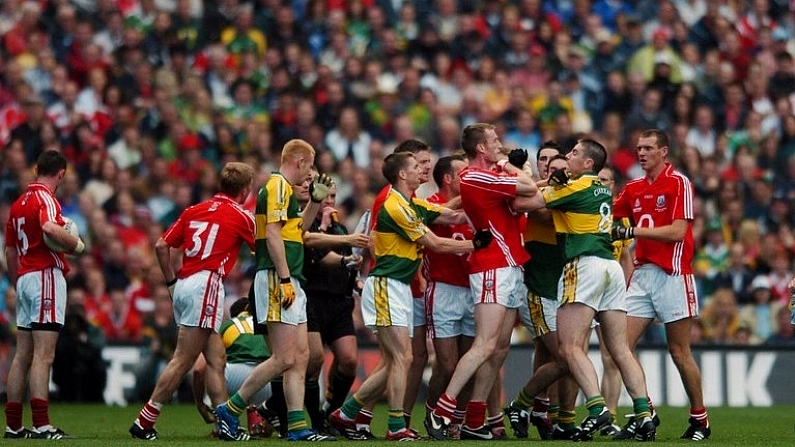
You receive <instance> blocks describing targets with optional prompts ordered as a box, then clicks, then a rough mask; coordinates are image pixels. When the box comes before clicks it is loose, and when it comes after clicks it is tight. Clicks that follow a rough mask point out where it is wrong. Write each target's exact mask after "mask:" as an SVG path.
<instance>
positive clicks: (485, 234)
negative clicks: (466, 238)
mask: <svg viewBox="0 0 795 447" xmlns="http://www.w3.org/2000/svg"><path fill="white" fill-rule="evenodd" d="M492 239H494V235H492V234H491V231H489V230H478V231H476V232H475V237H474V238H472V245H474V246H475V250H480V249H482V248H486V247H488V246H489V244H491V240H492Z"/></svg>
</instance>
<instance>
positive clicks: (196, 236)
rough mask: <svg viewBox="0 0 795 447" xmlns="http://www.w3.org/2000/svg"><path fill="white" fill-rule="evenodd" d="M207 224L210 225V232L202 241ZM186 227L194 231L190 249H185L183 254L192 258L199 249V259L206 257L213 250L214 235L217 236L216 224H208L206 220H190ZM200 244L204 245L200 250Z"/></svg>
mask: <svg viewBox="0 0 795 447" xmlns="http://www.w3.org/2000/svg"><path fill="white" fill-rule="evenodd" d="M208 226H209V227H210V234H208V235H207V237H206V241H202V235H203V234H204V231H205V230H207V227H208ZM188 227H189V228H192V229H194V230H196V231H195V232H194V233H193V237H192V238H191V239H192V240H193V247H191V248H190V249H185V256H187V257H189V258H192V257H194V256H196V255H197V254H199V252H200V251H201V253H202V256H201V259H202V260H204V259H207V258H208V257H210V254H211V253H212V252H213V245H214V244H215V237H216V236H218V224H212V225H210V224H208V223H207V222H200V221H196V220H192V221H191V222H190V223H189V224H188ZM202 246H204V250H202Z"/></svg>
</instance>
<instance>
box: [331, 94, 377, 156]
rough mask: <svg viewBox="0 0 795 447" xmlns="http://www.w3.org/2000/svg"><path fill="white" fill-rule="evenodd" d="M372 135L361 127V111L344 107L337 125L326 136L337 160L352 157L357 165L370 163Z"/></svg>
mask: <svg viewBox="0 0 795 447" xmlns="http://www.w3.org/2000/svg"><path fill="white" fill-rule="evenodd" d="M371 139H372V137H371V136H370V134H369V133H368V132H366V131H364V130H362V128H361V124H360V118H359V113H358V112H357V111H356V109H355V108H353V107H346V108H344V109H342V111H341V113H340V117H339V122H338V124H337V126H336V127H335V128H334V129H332V130H331V132H329V133H328V134H327V136H326V141H325V143H326V146H327V147H328V149H329V150H330V151H331V153H332V154H333V155H334V159H335V160H336V161H337V162H341V161H342V160H344V159H350V160H351V161H353V162H354V164H355V165H356V166H359V167H362V168H364V167H367V166H368V165H369V161H370V158H369V147H370V141H371Z"/></svg>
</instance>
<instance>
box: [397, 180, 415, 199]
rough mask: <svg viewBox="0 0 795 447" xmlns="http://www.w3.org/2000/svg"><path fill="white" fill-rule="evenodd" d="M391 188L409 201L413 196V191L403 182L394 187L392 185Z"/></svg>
mask: <svg viewBox="0 0 795 447" xmlns="http://www.w3.org/2000/svg"><path fill="white" fill-rule="evenodd" d="M392 188H393V189H395V190H397V191H398V192H399V193H401V194H403V197H405V198H407V199H411V196H413V195H414V191H415V190H413V189H411V187H410V186H409V185H408V184H406V183H405V182H397V183H395V184H394V185H392Z"/></svg>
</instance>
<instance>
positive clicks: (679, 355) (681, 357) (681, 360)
mask: <svg viewBox="0 0 795 447" xmlns="http://www.w3.org/2000/svg"><path fill="white" fill-rule="evenodd" d="M668 353H669V354H670V355H671V360H673V362H674V364H675V365H677V366H681V365H684V364H685V363H687V362H688V361H689V360H690V359H691V358H692V354H691V351H690V347H689V346H681V345H676V344H671V345H668Z"/></svg>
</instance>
